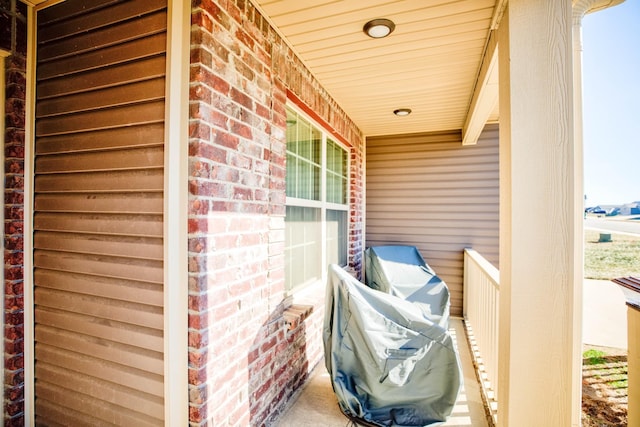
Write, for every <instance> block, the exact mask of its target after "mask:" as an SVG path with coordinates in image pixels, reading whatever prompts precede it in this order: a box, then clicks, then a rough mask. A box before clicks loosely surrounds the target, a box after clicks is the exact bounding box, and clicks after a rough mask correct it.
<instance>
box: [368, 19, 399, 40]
mask: <svg viewBox="0 0 640 427" xmlns="http://www.w3.org/2000/svg"><path fill="white" fill-rule="evenodd" d="M395 28H396V24H394V23H393V22H392V21H390V20H388V19H384V18H380V19H373V20H371V21H369V22H367V23H366V24H364V27H363V28H362V30H363V31H364V32H365V34H366V35H368V36H369V37H371V38H374V39H381V38H383V37H387V36H388V35H389V34H391V33H392V32H393V30H394V29H395Z"/></svg>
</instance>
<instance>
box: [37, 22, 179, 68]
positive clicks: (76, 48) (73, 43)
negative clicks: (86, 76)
mask: <svg viewBox="0 0 640 427" xmlns="http://www.w3.org/2000/svg"><path fill="white" fill-rule="evenodd" d="M98 16H99V17H100V18H103V19H104V18H107V19H109V18H112V15H110V14H100V15H98ZM166 28H167V16H166V14H165V13H164V11H162V10H161V11H159V12H157V13H153V14H149V15H145V16H141V17H139V18H137V19H135V20H128V21H124V22H122V23H119V24H117V25H111V26H107V27H102V28H101V29H100V30H97V31H94V32H91V33H86V34H85V35H84V36H83V37H82V38H78V37H75V38H69V37H65V38H62V39H60V40H56V41H52V42H49V43H47V44H45V45H43V46H41V47H40V49H39V51H38V60H39V61H41V62H48V61H49V60H51V59H55V58H60V57H64V56H70V55H77V54H81V53H84V52H87V51H95V50H98V49H101V48H105V47H109V46H113V45H117V44H120V43H122V42H127V41H131V40H135V39H139V38H142V37H146V36H149V35H154V34H158V33H164V32H165V31H166ZM65 29H66V28H65Z"/></svg>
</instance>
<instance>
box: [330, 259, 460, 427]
mask: <svg viewBox="0 0 640 427" xmlns="http://www.w3.org/2000/svg"><path fill="white" fill-rule="evenodd" d="M392 293H393V292H392ZM392 293H385V292H380V291H377V290H374V289H371V288H369V287H367V286H365V285H363V284H362V283H360V282H359V281H358V280H356V279H355V278H353V277H352V276H351V275H349V274H348V273H347V272H345V271H344V270H343V269H342V268H340V267H338V266H337V265H331V266H329V277H328V286H327V300H326V303H327V304H326V311H325V319H324V330H323V339H324V350H325V363H326V367H327V370H328V371H329V374H330V376H331V380H332V385H333V389H334V392H335V394H336V397H337V398H338V403H339V405H340V409H341V410H342V412H344V413H345V414H346V415H347V416H349V417H351V418H355V419H357V420H356V421H363V422H365V423H370V424H373V425H378V426H426V425H435V424H439V423H441V422H444V421H445V420H446V418H447V416H449V415H450V414H451V411H452V409H453V406H454V404H455V402H456V398H457V396H458V391H459V390H460V385H461V382H460V381H461V373H460V365H459V362H458V355H457V353H456V350H455V347H454V346H453V342H452V338H451V336H450V335H449V333H448V331H447V329H446V328H444V327H443V326H441V325H439V324H438V323H436V322H433V321H432V320H430V319H429V318H428V317H426V316H425V312H424V310H423V308H421V307H420V306H419V305H417V304H415V303H414V302H412V301H408V300H404V299H402V298H399V297H397V296H395V295H393V294H392Z"/></svg>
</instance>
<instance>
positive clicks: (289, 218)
mask: <svg viewBox="0 0 640 427" xmlns="http://www.w3.org/2000/svg"><path fill="white" fill-rule="evenodd" d="M320 225H321V223H320V209H319V208H305V207H300V206H287V210H286V217H285V286H286V289H287V290H291V289H293V288H294V287H296V286H300V285H304V284H307V283H311V282H314V281H317V280H320V279H321V277H322V274H321V267H322V266H321V265H320V259H321V254H322V238H321V227H320Z"/></svg>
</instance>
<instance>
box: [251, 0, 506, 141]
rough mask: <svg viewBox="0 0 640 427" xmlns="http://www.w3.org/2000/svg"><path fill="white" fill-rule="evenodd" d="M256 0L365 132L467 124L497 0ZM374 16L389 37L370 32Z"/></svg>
mask: <svg viewBox="0 0 640 427" xmlns="http://www.w3.org/2000/svg"><path fill="white" fill-rule="evenodd" d="M252 1H253V2H254V3H256V5H257V6H258V7H259V9H261V10H262V11H263V13H264V14H265V15H266V17H267V19H269V21H270V22H271V23H272V24H273V25H274V26H276V28H277V30H278V32H279V33H280V34H281V35H282V36H283V37H284V38H285V39H286V40H287V42H288V43H289V45H290V46H292V48H293V49H294V50H295V52H296V53H297V55H298V56H299V57H300V58H301V59H302V61H303V62H304V63H305V64H306V66H307V67H308V68H309V69H310V71H311V72H312V73H313V74H314V76H315V77H316V78H317V79H318V81H319V82H320V83H321V84H322V86H324V87H325V88H326V89H327V91H328V92H329V93H330V94H331V96H332V97H333V98H334V99H335V100H336V101H337V102H338V103H339V104H340V106H341V107H342V108H343V109H344V110H345V111H346V113H347V114H348V115H349V116H350V117H351V118H352V119H353V120H354V121H355V123H356V124H357V125H358V126H359V127H360V129H361V130H362V131H363V132H364V134H365V135H366V136H374V135H389V134H403V133H417V132H434V131H443V130H455V129H459V130H462V129H463V128H464V127H465V122H466V121H467V114H468V113H469V111H470V106H471V102H472V98H473V92H474V90H475V88H476V86H477V85H480V84H481V83H480V82H477V80H478V78H479V73H480V68H481V62H482V58H483V55H484V54H485V49H486V48H487V44H488V37H489V34H490V28H491V25H492V22H493V20H494V8H495V3H496V1H495V0H473V1H469V0H458V1H451V0H431V1H425V0H404V1H403V0H400V1H398V0H305V1H300V0H252ZM376 18H387V19H390V20H392V21H393V22H394V23H395V25H396V27H395V30H394V31H393V33H391V35H390V36H388V37H386V38H383V39H372V38H369V37H367V36H366V35H365V34H364V32H363V31H362V27H363V26H364V24H365V23H366V22H367V21H369V20H371V19H376ZM397 108H410V109H411V110H412V114H411V115H409V116H407V117H396V116H394V114H393V110H395V109H397ZM489 116H490V117H489V120H492V118H493V120H495V119H497V106H496V107H495V108H494V110H493V111H491V112H490V115H489Z"/></svg>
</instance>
